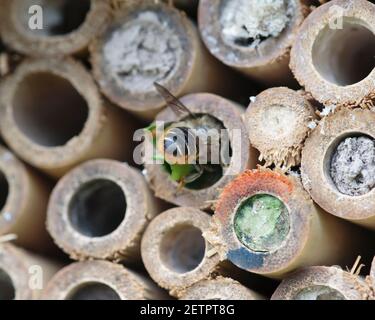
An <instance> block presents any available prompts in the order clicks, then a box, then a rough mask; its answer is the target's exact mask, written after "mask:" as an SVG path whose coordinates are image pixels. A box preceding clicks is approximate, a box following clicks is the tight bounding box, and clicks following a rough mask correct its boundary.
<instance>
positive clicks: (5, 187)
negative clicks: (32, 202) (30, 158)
mask: <svg viewBox="0 0 375 320" xmlns="http://www.w3.org/2000/svg"><path fill="white" fill-rule="evenodd" d="M8 194H9V184H8V180H7V178H6V176H5V174H4V173H3V172H1V171H0V212H1V210H3V208H4V206H5V204H6V202H7V199H8ZM0 287H1V286H0Z"/></svg>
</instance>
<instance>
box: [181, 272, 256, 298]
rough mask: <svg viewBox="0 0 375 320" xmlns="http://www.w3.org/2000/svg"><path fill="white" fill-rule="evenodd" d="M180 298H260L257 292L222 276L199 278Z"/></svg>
mask: <svg viewBox="0 0 375 320" xmlns="http://www.w3.org/2000/svg"><path fill="white" fill-rule="evenodd" d="M179 299H180V300H261V299H263V297H262V296H261V295H259V294H258V293H256V292H254V291H252V290H250V289H248V288H246V287H245V286H243V285H242V284H240V283H239V282H237V281H235V280H233V279H230V278H224V277H217V278H216V279H206V280H201V281H199V282H197V283H195V284H193V285H192V286H191V287H189V288H187V289H186V290H184V291H183V292H181V293H180V295H179Z"/></svg>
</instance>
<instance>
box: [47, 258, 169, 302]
mask: <svg viewBox="0 0 375 320" xmlns="http://www.w3.org/2000/svg"><path fill="white" fill-rule="evenodd" d="M163 298H164V299H165V298H167V295H166V293H165V292H163V291H162V290H161V289H160V288H158V287H157V286H156V285H155V284H154V283H152V281H151V280H149V279H148V278H146V277H144V276H142V275H139V274H137V273H135V272H134V271H130V270H128V269H126V268H124V267H123V266H122V265H119V264H115V263H112V262H109V261H101V260H94V261H85V262H76V263H73V264H70V265H68V266H67V267H65V268H64V269H62V270H61V271H59V272H58V273H57V274H56V275H55V276H54V277H53V278H52V280H51V281H50V282H49V283H48V285H47V287H46V289H45V290H44V292H43V295H42V299H43V300H151V299H158V300H159V299H163Z"/></svg>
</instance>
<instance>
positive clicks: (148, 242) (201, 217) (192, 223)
mask: <svg viewBox="0 0 375 320" xmlns="http://www.w3.org/2000/svg"><path fill="white" fill-rule="evenodd" d="M209 224H210V215H208V214H207V213H205V212H203V211H200V210H198V209H195V208H189V207H180V208H173V209H169V210H167V211H165V212H163V213H162V214H160V215H158V216H157V217H156V218H155V219H154V220H152V221H151V223H150V224H149V226H148V227H147V229H146V232H145V233H144V235H143V239H142V245H141V253H142V260H143V263H144V265H145V267H146V269H147V271H148V273H149V274H150V276H151V278H152V279H153V280H154V281H155V282H156V283H157V284H158V285H159V286H161V287H162V288H165V289H167V290H169V291H170V293H171V294H172V295H175V296H176V295H178V292H180V291H182V290H183V289H185V288H187V287H189V286H191V285H192V284H194V283H195V282H198V281H200V280H203V279H206V278H208V277H209V276H210V275H211V273H213V272H214V271H215V270H217V269H218V267H219V263H220V260H219V256H218V255H217V254H211V249H212V246H211V245H210V244H209V243H208V242H207V241H206V240H205V239H204V238H203V235H202V234H204V233H205V232H206V231H208V228H209Z"/></svg>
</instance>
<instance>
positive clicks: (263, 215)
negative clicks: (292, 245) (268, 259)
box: [233, 194, 290, 252]
mask: <svg viewBox="0 0 375 320" xmlns="http://www.w3.org/2000/svg"><path fill="white" fill-rule="evenodd" d="M233 225H234V231H235V234H236V236H237V238H238V240H239V241H240V242H241V243H242V244H243V245H244V246H246V247H247V248H249V249H250V250H252V251H258V252H271V251H275V250H277V249H278V248H280V247H281V245H282V244H283V242H284V241H285V239H286V238H287V235H288V233H289V230H290V218H289V211H288V209H287V207H286V206H285V204H284V203H283V202H282V201H281V200H280V199H279V198H277V197H275V196H272V195H270V194H257V195H254V196H251V197H249V198H247V199H245V200H244V201H242V203H241V204H240V206H239V207H238V209H237V211H236V214H235V216H234V224H233Z"/></svg>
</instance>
